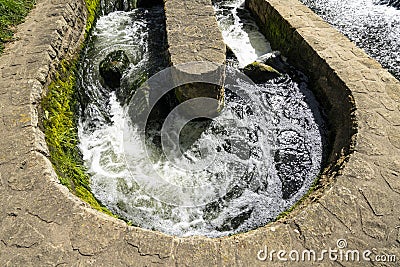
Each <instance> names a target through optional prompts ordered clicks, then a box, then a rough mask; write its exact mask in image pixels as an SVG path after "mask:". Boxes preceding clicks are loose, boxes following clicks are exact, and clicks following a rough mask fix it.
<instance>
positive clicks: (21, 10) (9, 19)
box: [0, 0, 35, 53]
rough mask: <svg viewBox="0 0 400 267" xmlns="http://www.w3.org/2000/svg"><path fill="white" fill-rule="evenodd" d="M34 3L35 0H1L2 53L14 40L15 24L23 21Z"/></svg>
mask: <svg viewBox="0 0 400 267" xmlns="http://www.w3.org/2000/svg"><path fill="white" fill-rule="evenodd" d="M34 5H35V0H0V53H2V52H3V50H4V44H5V43H6V42H9V41H11V40H12V38H13V35H14V28H15V26H17V25H18V24H20V23H21V22H23V20H24V18H25V17H26V15H28V13H29V11H30V10H31V9H32V7H33V6H34Z"/></svg>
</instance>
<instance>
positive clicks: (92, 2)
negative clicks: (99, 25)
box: [85, 0, 100, 36]
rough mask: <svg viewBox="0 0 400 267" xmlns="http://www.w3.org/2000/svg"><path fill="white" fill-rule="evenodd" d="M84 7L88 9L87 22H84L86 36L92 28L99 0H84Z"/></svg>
mask: <svg viewBox="0 0 400 267" xmlns="http://www.w3.org/2000/svg"><path fill="white" fill-rule="evenodd" d="M85 4H86V9H87V11H88V14H87V22H86V36H87V35H88V34H89V32H90V30H91V29H92V28H93V25H94V23H95V21H96V18H97V12H98V10H99V6H100V0H85Z"/></svg>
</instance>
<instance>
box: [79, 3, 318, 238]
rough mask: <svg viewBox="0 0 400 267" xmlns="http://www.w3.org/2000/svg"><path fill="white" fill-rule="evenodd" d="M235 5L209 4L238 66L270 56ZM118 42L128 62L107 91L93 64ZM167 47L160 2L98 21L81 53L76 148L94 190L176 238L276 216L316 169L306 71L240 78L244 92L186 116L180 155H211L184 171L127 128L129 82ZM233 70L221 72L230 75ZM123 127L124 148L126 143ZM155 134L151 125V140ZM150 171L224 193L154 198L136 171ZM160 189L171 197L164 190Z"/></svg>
mask: <svg viewBox="0 0 400 267" xmlns="http://www.w3.org/2000/svg"><path fill="white" fill-rule="evenodd" d="M242 6H243V1H237V0H236V1H218V3H216V4H215V8H216V12H217V18H218V21H219V25H220V27H221V30H222V32H223V36H224V39H225V41H226V43H227V44H228V45H229V46H230V47H231V48H232V50H233V52H234V53H235V55H236V57H237V60H238V61H237V63H238V64H236V65H239V66H241V67H243V66H245V65H246V64H248V63H251V62H252V61H254V60H257V59H260V58H263V57H265V56H269V55H270V54H271V55H272V54H273V51H271V48H270V46H269V43H268V42H267V40H265V38H264V37H263V36H262V35H261V34H260V33H259V32H258V28H257V26H256V25H255V23H254V21H252V19H251V16H250V15H249V13H248V12H247V11H246V10H245V9H243V7H242ZM232 18H233V19H232ZM163 36H164V37H163ZM244 44H245V45H244ZM118 49H119V50H121V49H122V50H124V51H125V52H126V53H127V55H128V57H129V58H130V61H131V62H132V63H131V65H130V67H129V69H128V70H127V71H126V73H125V74H124V76H123V80H122V86H121V87H123V88H125V89H116V91H111V90H109V89H107V87H105V86H103V84H102V83H101V78H100V76H99V71H98V65H99V62H100V61H101V60H102V59H103V58H104V57H105V56H106V55H107V54H108V53H109V52H111V51H113V50H118ZM165 49H166V45H165V29H164V25H163V15H162V7H154V8H152V9H147V10H146V9H135V10H132V11H130V12H113V13H110V14H108V15H104V16H102V17H100V18H99V20H98V22H97V24H96V26H95V29H94V31H93V33H92V36H91V39H90V42H89V45H88V47H87V49H86V50H85V52H84V54H83V59H82V62H81V67H80V79H79V88H78V89H79V92H80V100H81V115H80V124H79V138H80V149H81V151H82V155H83V158H84V160H85V164H86V166H87V168H88V172H89V174H90V175H91V189H92V192H93V193H94V195H95V196H96V197H97V198H98V199H99V200H100V201H101V202H102V203H103V204H104V205H106V206H107V207H108V208H109V209H110V210H111V211H112V212H114V213H115V214H118V215H120V216H121V217H123V218H125V219H126V220H129V221H131V222H132V223H133V224H134V225H137V226H140V227H143V228H147V229H153V230H158V231H162V232H165V233H167V234H172V235H177V236H189V235H204V236H210V237H218V236H224V235H229V234H233V233H238V232H245V231H248V230H250V229H255V228H257V227H260V226H262V225H265V224H266V223H268V222H270V221H272V220H274V218H276V216H277V215H278V214H279V213H281V212H282V211H284V210H286V209H287V208H289V207H290V206H292V205H293V204H294V203H295V202H297V201H298V200H299V199H300V198H301V197H302V196H303V195H304V194H305V193H306V192H307V191H308V189H309V187H310V186H311V184H312V183H313V181H314V179H315V178H316V177H317V175H318V174H319V171H320V168H321V163H322V158H323V152H324V142H325V134H324V122H323V119H322V115H321V111H320V107H319V105H318V103H317V101H316V100H315V98H314V96H313V95H312V93H311V92H310V91H309V89H308V88H307V80H306V78H305V77H303V76H302V75H301V74H300V73H299V75H298V77H296V78H294V77H290V76H289V75H287V74H284V75H282V76H281V77H278V78H275V79H272V80H270V81H268V82H267V83H264V84H257V85H256V84H253V83H251V82H249V81H248V80H246V79H243V80H239V81H237V84H236V85H235V86H237V87H239V88H238V90H240V91H243V92H244V94H245V95H248V96H250V97H248V98H243V97H241V96H240V95H238V94H236V93H234V91H230V90H227V91H226V99H225V108H224V110H223V111H222V113H221V114H220V115H219V116H218V117H217V118H216V119H215V120H213V121H192V122H190V123H188V124H187V125H186V126H185V127H184V128H183V129H182V132H181V139H182V145H183V146H184V147H185V149H184V150H185V151H184V155H185V160H188V159H189V160H190V161H193V162H194V163H196V160H197V159H198V158H199V155H200V154H201V156H202V157H204V155H206V156H207V154H208V153H210V154H212V155H213V160H212V164H210V165H209V166H208V167H207V168H206V169H203V170H200V171H196V172H193V171H185V170H182V169H181V168H179V160H178V165H176V162H175V164H171V163H170V162H168V161H167V160H166V159H165V157H163V156H162V151H160V152H159V153H160V155H159V156H158V157H155V159H152V160H146V159H147V158H148V154H147V152H146V147H148V146H155V144H156V143H157V142H150V144H149V143H147V142H145V143H143V142H142V140H141V138H140V136H139V133H138V132H136V131H135V127H133V128H132V129H128V130H127V128H126V125H127V121H129V120H130V118H129V116H126V112H127V109H128V106H129V104H128V103H129V99H130V97H132V95H134V94H135V90H134V88H133V87H134V84H135V79H136V77H137V76H140V75H141V74H142V73H143V72H145V73H146V74H147V75H148V76H151V75H152V74H155V73H156V72H157V71H158V70H161V69H163V68H165V67H166V66H167V62H166V60H165ZM235 72H238V70H237V69H228V73H227V75H231V74H232V75H235V74H234V73H235ZM126 88H128V90H127V89H126ZM129 88H130V89H132V90H131V91H130V90H129ZM121 92H122V93H121ZM126 131H128V132H129V138H130V141H131V143H130V146H129V147H127V146H126V143H124V135H125V136H126ZM158 137H159V133H158V132H157V130H154V133H152V132H151V131H150V134H149V137H148V138H150V139H155V140H156V139H157V138H158ZM127 149H129V150H130V151H129V152H130V153H129V155H130V156H131V158H130V159H129V166H127V159H126V157H125V155H126V154H125V152H124V150H127ZM158 150H159V149H158V148H157V147H156V148H155V149H154V150H152V151H155V153H157V151H158ZM154 173H157V175H160V176H161V177H163V178H164V179H165V180H166V181H168V182H170V183H173V184H174V185H177V186H181V187H185V186H186V187H187V186H189V187H193V186H196V185H197V183H202V182H204V181H206V182H208V183H211V185H212V186H213V185H215V187H216V188H218V187H225V188H226V190H225V191H224V193H223V194H220V195H219V197H217V198H215V199H212V200H210V201H209V202H208V203H202V204H201V205H181V206H179V205H173V204H171V203H168V202H165V201H160V200H159V198H157V197H155V196H157V194H158V193H159V192H148V191H146V190H145V189H144V188H142V187H141V184H140V183H139V182H138V179H137V177H139V176H140V177H145V178H146V179H149V180H151V179H152V175H154ZM157 190H160V191H161V193H162V194H164V195H165V194H168V192H167V190H164V189H163V188H158V189H157ZM203 193H206V192H203Z"/></svg>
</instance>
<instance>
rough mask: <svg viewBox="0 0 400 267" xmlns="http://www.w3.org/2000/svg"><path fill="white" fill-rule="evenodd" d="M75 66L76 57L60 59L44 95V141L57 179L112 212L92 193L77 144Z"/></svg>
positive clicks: (100, 208)
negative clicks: (66, 59) (71, 59)
mask: <svg viewBox="0 0 400 267" xmlns="http://www.w3.org/2000/svg"><path fill="white" fill-rule="evenodd" d="M75 66H76V61H72V62H66V61H62V62H61V63H60V67H59V70H58V72H57V73H56V74H55V77H54V79H53V82H52V83H51V84H50V85H49V87H48V93H47V95H46V96H45V97H44V98H43V101H42V108H43V112H44V120H43V126H44V132H45V136H46V141H47V145H48V147H49V150H50V155H51V161H52V163H53V166H54V169H55V170H56V172H57V174H58V176H59V179H60V182H61V183H62V184H63V185H65V186H66V187H68V188H69V189H70V190H71V191H72V192H73V193H74V194H75V195H77V196H78V197H80V198H81V199H82V200H84V201H86V202H87V203H89V204H90V205H91V206H92V207H93V208H95V209H97V210H100V211H103V212H105V213H107V214H110V215H112V214H111V212H110V211H109V210H108V209H107V208H105V207H104V206H102V205H101V204H100V203H99V202H98V201H97V200H96V198H95V197H94V196H93V194H92V193H91V191H90V179H89V176H88V174H87V173H86V169H85V167H84V165H83V161H82V159H81V156H80V153H79V149H78V146H77V145H78V133H77V127H76V126H77V124H76V119H75V112H74V110H75V107H76V105H77V103H76V100H75V99H76V97H75V82H76V78H75V68H76V67H75Z"/></svg>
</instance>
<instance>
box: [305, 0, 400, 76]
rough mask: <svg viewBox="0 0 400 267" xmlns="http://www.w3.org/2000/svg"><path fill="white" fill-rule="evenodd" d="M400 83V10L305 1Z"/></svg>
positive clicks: (337, 0) (364, 2)
mask: <svg viewBox="0 0 400 267" xmlns="http://www.w3.org/2000/svg"><path fill="white" fill-rule="evenodd" d="M301 2H303V3H304V4H306V5H307V6H309V7H310V8H311V9H312V10H314V12H316V13H317V14H318V15H319V16H321V17H322V18H323V19H324V20H326V21H327V22H328V23H330V24H331V25H333V26H334V27H336V28H337V29H338V30H339V31H340V32H342V33H343V34H344V35H346V36H347V37H348V38H349V39H350V40H352V41H354V42H355V43H356V44H357V45H358V46H359V47H361V48H363V49H364V50H365V51H366V52H367V53H368V54H369V55H370V56H372V57H374V58H375V59H376V60H377V61H378V62H380V63H381V64H382V66H383V67H385V68H387V69H388V70H389V71H390V72H391V73H392V74H393V75H394V76H395V77H396V78H397V79H400V10H399V9H396V8H394V7H391V6H388V5H383V4H379V2H384V1H379V0H301Z"/></svg>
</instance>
